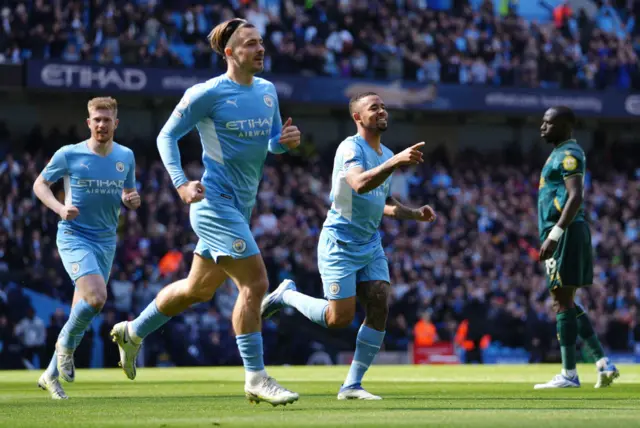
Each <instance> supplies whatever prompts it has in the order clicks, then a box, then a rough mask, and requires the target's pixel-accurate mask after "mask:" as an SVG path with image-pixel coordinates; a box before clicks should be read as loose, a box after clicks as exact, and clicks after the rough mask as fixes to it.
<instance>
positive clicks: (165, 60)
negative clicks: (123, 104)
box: [0, 0, 640, 89]
mask: <svg viewBox="0 0 640 428" xmlns="http://www.w3.org/2000/svg"><path fill="white" fill-rule="evenodd" d="M211 3H212V2H207V1H202V0H194V1H189V2H182V1H177V0H174V1H157V0H118V1H115V0H111V1H109V0H92V1H80V0H56V1H53V2H49V1H45V0H34V1H19V0H5V1H4V2H0V4H1V5H4V7H2V8H1V10H0V63H1V62H13V63H17V62H20V61H23V60H25V59H28V58H36V59H41V58H48V59H56V60H66V61H98V62H100V63H102V64H111V63H120V64H126V65H146V66H152V67H197V68H210V67H214V68H220V67H221V64H220V59H219V58H217V57H216V56H215V55H212V53H211V50H210V48H209V47H208V46H207V43H206V36H207V34H208V33H209V31H210V30H211V28H213V26H214V24H215V23H219V22H222V21H223V20H225V19H229V18H231V17H233V16H242V17H245V18H246V19H247V20H249V21H250V22H251V23H253V24H254V25H255V26H256V27H257V28H258V29H259V31H260V32H261V34H262V35H263V37H264V40H265V44H266V47H267V56H266V58H265V66H266V70H267V71H268V72H274V73H294V74H298V73H304V74H308V75H324V76H340V77H367V78H377V79H404V80H408V81H419V82H423V83H425V84H428V83H440V82H442V83H459V84H473V85H503V86H525V87H554V88H558V87H561V88H596V89H604V88H621V89H629V88H634V89H638V88H640V70H639V67H638V55H640V26H639V25H636V22H635V20H636V16H637V15H638V13H639V12H640V3H639V2H634V1H613V2H611V1H610V0H605V1H596V2H595V3H596V4H597V6H598V8H597V11H596V13H595V14H594V15H591V16H589V15H588V14H587V12H585V10H584V9H582V10H579V11H573V10H571V8H570V6H569V5H568V4H567V2H560V4H557V2H554V4H549V2H547V1H544V0H543V1H542V2H541V3H542V4H543V5H545V6H546V7H548V9H549V17H548V19H547V20H544V21H540V22H535V21H532V20H526V19H524V18H523V17H521V16H519V15H518V6H517V3H518V2H507V3H509V4H510V5H511V7H508V8H501V9H499V10H496V9H495V8H494V1H493V0H482V1H471V2H469V1H467V0H459V1H452V2H439V1H432V0H421V1H390V0H341V1H338V0H305V1H302V0H282V1H281V0H259V1H251V0H224V1H217V2H213V4H211ZM447 3H451V4H450V5H449V6H448V7H449V8H448V9H447V7H446V4H447ZM470 3H471V4H473V6H471V5H470Z"/></svg>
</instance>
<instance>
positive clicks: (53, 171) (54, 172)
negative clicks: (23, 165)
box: [42, 147, 69, 183]
mask: <svg viewBox="0 0 640 428" xmlns="http://www.w3.org/2000/svg"><path fill="white" fill-rule="evenodd" d="M65 151H66V148H65V147H62V148H61V149H58V151H56V152H55V153H54V154H53V156H52V157H51V160H49V163H48V164H47V166H46V167H45V168H44V170H43V171H42V177H43V178H44V179H45V180H47V181H48V182H50V183H54V182H56V181H58V180H60V179H61V178H62V177H64V176H65V175H68V174H69V168H68V166H67V157H66V156H65Z"/></svg>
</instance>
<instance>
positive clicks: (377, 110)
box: [356, 95, 389, 132]
mask: <svg viewBox="0 0 640 428" xmlns="http://www.w3.org/2000/svg"><path fill="white" fill-rule="evenodd" d="M357 115H358V116H357V117H356V121H358V122H359V123H360V124H361V125H362V127H363V128H365V129H369V130H372V131H373V130H376V131H378V132H384V131H386V130H387V126H388V123H387V122H388V120H389V113H388V112H387V108H386V107H385V105H384V102H382V99H381V98H380V97H379V96H377V95H371V96H369V97H366V98H363V99H362V100H360V108H359V110H358V113H357Z"/></svg>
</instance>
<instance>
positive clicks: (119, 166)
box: [116, 162, 124, 172]
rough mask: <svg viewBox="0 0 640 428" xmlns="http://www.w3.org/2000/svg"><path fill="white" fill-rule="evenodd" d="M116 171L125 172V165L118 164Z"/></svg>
mask: <svg viewBox="0 0 640 428" xmlns="http://www.w3.org/2000/svg"><path fill="white" fill-rule="evenodd" d="M116 171H118V172H124V164H123V163H122V162H116Z"/></svg>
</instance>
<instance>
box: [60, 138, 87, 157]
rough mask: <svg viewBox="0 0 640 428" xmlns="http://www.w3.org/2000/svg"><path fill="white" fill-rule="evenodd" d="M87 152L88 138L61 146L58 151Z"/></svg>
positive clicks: (70, 152) (67, 152) (66, 153)
mask: <svg viewBox="0 0 640 428" xmlns="http://www.w3.org/2000/svg"><path fill="white" fill-rule="evenodd" d="M86 152H87V140H84V141H80V142H79V143H72V144H66V145H64V146H62V147H60V148H59V149H58V150H57V151H56V153H60V154H64V155H68V154H74V153H76V154H77V153H86Z"/></svg>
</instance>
